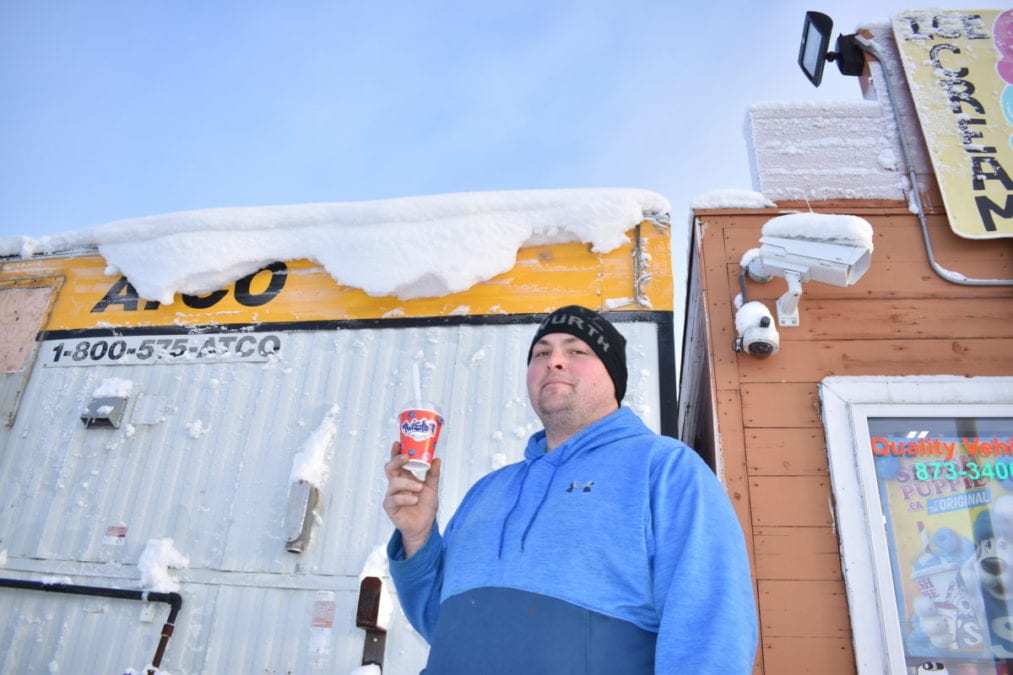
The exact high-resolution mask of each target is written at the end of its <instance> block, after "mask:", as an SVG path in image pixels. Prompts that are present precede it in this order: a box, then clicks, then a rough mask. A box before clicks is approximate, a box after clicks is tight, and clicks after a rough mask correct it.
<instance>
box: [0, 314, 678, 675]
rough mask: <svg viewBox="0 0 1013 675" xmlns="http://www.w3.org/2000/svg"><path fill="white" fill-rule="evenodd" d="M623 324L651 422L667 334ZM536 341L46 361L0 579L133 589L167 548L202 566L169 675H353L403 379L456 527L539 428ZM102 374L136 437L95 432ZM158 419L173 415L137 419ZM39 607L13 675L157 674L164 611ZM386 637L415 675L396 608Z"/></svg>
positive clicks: (9, 468)
mask: <svg viewBox="0 0 1013 675" xmlns="http://www.w3.org/2000/svg"><path fill="white" fill-rule="evenodd" d="M621 327H622V329H623V332H624V333H625V334H626V335H627V337H628V339H629V343H630V344H629V349H628V352H629V361H630V364H629V365H630V391H629V393H628V395H627V401H626V402H627V405H631V406H632V407H633V408H634V409H635V410H636V411H637V412H638V413H640V414H641V415H642V416H644V418H645V420H646V421H647V422H648V423H649V424H650V425H651V426H652V427H653V428H655V429H658V428H659V426H660V424H659V420H658V419H657V415H658V410H659V395H658V389H659V384H658V369H657V363H658V353H657V337H656V332H657V329H656V326H655V325H653V324H630V323H627V324H622V326H621ZM533 331H534V328H533V326H531V325H509V326H474V325H463V326H439V327H436V326H420V327H412V328H381V329H339V330H328V331H316V332H293V333H288V334H286V335H285V336H284V337H285V343H284V347H283V352H282V356H281V358H280V359H278V360H276V361H273V362H267V363H237V362H230V363H221V362H219V363H212V362H196V361H193V362H187V363H173V364H152V365H98V366H88V367H42V366H39V365H37V366H36V368H35V370H34V372H33V374H32V377H31V380H30V382H29V385H28V387H27V389H26V390H25V393H24V397H23V399H22V401H21V405H20V409H19V412H18V415H17V419H16V421H15V424H14V426H13V428H11V429H9V430H3V431H0V441H2V442H0V551H4V550H5V551H6V555H7V563H6V569H5V570H3V571H2V573H3V575H5V576H13V577H22V578H35V579H38V578H41V577H43V576H59V577H70V578H71V580H72V581H73V582H74V583H82V584H88V585H98V586H112V587H120V588H136V587H137V583H138V579H139V573H138V570H137V568H136V564H137V560H138V558H139V556H140V553H141V552H142V551H143V549H144V547H145V544H146V542H147V541H148V539H151V538H162V537H170V538H172V539H173V540H174V541H175V544H176V548H177V549H179V550H180V551H181V552H182V553H184V554H185V555H187V556H188V557H189V559H190V567H189V569H185V570H178V571H173V576H174V577H175V578H177V579H178V580H180V582H181V584H182V589H181V593H182V595H183V597H184V606H183V611H182V613H181V615H180V619H179V622H178V626H177V629H176V633H175V636H174V637H173V638H172V640H171V641H170V644H169V649H168V652H167V654H166V658H165V660H164V662H163V666H164V667H165V668H166V669H167V670H169V671H171V672H173V673H198V672H203V673H226V672H228V673H239V672H242V673H253V672H271V673H273V672H279V673H281V672H314V671H316V670H320V671H321V672H323V671H327V672H342V671H343V670H351V669H352V668H354V667H355V666H357V665H358V664H359V661H360V658H361V653H362V639H363V637H364V632H363V631H362V630H360V629H357V628H355V626H354V618H355V607H356V601H357V595H358V577H359V574H360V572H361V571H362V568H363V565H364V563H365V561H366V559H367V557H368V555H369V554H370V553H371V552H372V551H373V550H374V549H375V548H376V547H378V546H382V545H383V544H384V543H385V542H386V540H387V538H388V536H389V534H390V531H391V525H390V523H389V521H388V520H387V518H386V516H385V515H384V513H383V511H382V509H381V501H382V498H383V493H384V490H385V486H386V480H385V477H384V475H383V468H382V467H383V464H384V462H385V461H386V458H387V456H388V453H389V449H390V444H391V441H392V440H394V439H395V438H396V431H395V430H396V424H395V414H396V412H397V409H398V408H399V406H400V405H401V404H402V403H404V402H406V401H408V400H410V399H411V398H412V393H411V391H412V388H411V377H412V376H411V372H412V365H413V364H418V366H419V368H420V371H421V373H422V379H423V387H424V391H425V395H426V397H427V398H431V399H433V400H434V401H437V402H439V403H441V404H442V406H443V411H444V413H445V416H446V418H447V426H446V427H445V429H444V435H443V437H442V439H441V449H440V455H441V456H442V457H443V458H444V461H445V469H444V472H443V483H442V499H443V508H442V509H441V516H440V519H441V522H442V523H443V524H445V522H446V520H447V519H448V518H449V517H450V515H451V514H452V513H453V510H454V507H455V506H456V505H457V503H458V502H459V501H460V499H461V498H462V497H463V495H464V492H465V491H466V490H467V489H468V487H470V485H471V484H472V483H474V482H475V480H477V479H478V478H479V477H481V476H482V475H484V474H485V473H487V472H488V471H490V470H491V469H492V468H494V465H495V464H496V463H497V462H502V461H510V462H512V461H516V460H518V459H519V458H520V456H521V452H522V449H523V445H524V442H525V440H526V438H527V436H528V435H529V434H530V433H532V432H533V431H535V430H536V429H537V428H538V427H539V425H538V422H537V418H536V417H535V416H534V415H533V413H532V412H531V410H530V407H529V406H528V402H527V393H526V389H525V382H524V379H525V374H524V370H525V369H524V359H525V357H526V354H527V348H528V344H529V341H530V338H531V335H532V334H533ZM41 349H42V352H40V353H45V351H46V349H47V345H45V344H43V345H42V347H41ZM670 358H672V355H667V356H666V359H670ZM109 377H117V378H122V379H127V380H131V381H132V382H133V383H134V386H135V393H134V394H133V395H132V397H131V401H130V403H129V404H128V408H127V413H126V417H125V418H124V421H125V423H124V425H123V426H121V428H119V429H95V428H93V429H85V427H84V425H83V424H82V422H81V420H80V415H81V412H82V411H83V410H84V408H85V406H86V404H87V402H88V401H89V400H90V397H91V394H92V392H93V391H94V390H95V388H96V387H97V386H98V385H99V384H100V383H101V382H102V381H103V380H104V379H105V378H109ZM334 405H337V406H338V407H339V408H340V413H339V414H338V416H337V418H336V419H337V422H338V435H337V439H336V442H335V447H334V449H333V455H332V457H331V460H330V467H331V468H330V476H329V479H328V481H327V483H326V484H325V485H324V487H323V490H322V496H321V504H320V507H319V509H318V512H319V522H318V523H317V525H316V527H315V528H314V532H313V538H312V542H311V544H310V545H309V547H308V549H307V550H306V551H305V552H304V553H303V554H301V555H298V554H292V553H288V552H286V550H285V541H284V537H283V533H282V523H283V519H284V515H285V509H286V504H287V496H288V488H289V475H290V472H291V468H292V460H293V457H294V455H295V454H296V453H297V452H299V451H300V450H301V449H302V447H303V444H304V443H305V442H306V439H307V438H309V437H310V435H311V434H312V433H313V431H314V430H315V429H316V428H317V426H318V425H319V424H320V422H321V420H323V419H324V417H325V415H326V414H327V412H328V410H329V409H330V408H331V407H332V406H334ZM159 406H161V407H162V408H164V416H163V419H162V420H161V421H158V422H157V423H154V424H148V423H141V422H142V421H145V420H144V418H145V417H150V409H151V408H152V407H153V408H158V407H159ZM146 421H151V420H150V419H148V420H146ZM109 526H126V528H127V534H126V537H125V538H124V539H122V540H120V545H115V544H113V543H111V542H113V541H117V540H115V539H110V538H109V537H107V528H108V527H109ZM385 585H387V586H388V587H389V581H388V580H385ZM321 590H323V591H327V590H329V591H333V592H334V593H335V599H336V602H337V610H336V615H335V621H334V627H333V629H332V630H331V631H329V632H328V633H326V634H325V635H321V634H320V631H319V630H317V631H316V633H315V632H314V630H313V629H311V623H310V621H311V616H312V609H313V599H314V594H315V593H316V592H317V591H321ZM33 595H34V594H33V593H32V592H29V591H14V590H9V589H0V597H2V598H3V600H4V601H3V602H0V624H2V626H3V627H2V628H0V648H2V651H3V654H4V656H3V657H2V658H3V659H6V661H3V662H2V663H3V665H4V666H5V667H4V668H3V670H4V672H46V670H45V669H46V668H48V664H49V663H50V662H54V663H56V664H58V665H61V666H62V671H63V672H71V671H74V670H75V668H73V667H71V664H72V663H84V664H88V666H89V670H91V669H92V668H91V666H92V665H96V666H97V665H101V666H102V667H101V668H99V670H101V671H103V672H112V670H109V668H106V666H107V665H108V666H109V667H111V668H112V669H113V670H116V669H122V668H124V667H126V666H131V667H134V668H137V669H140V668H143V667H144V665H146V664H147V662H148V661H147V660H146V659H149V660H150V658H151V654H152V653H153V650H154V646H155V645H156V644H157V630H158V628H160V626H161V621H162V620H164V614H165V611H164V610H162V609H159V610H157V611H156V614H157V615H158V618H157V619H155V621H154V624H153V626H152V625H149V624H139V619H138V616H139V612H140V610H139V608H138V605H139V603H129V602H124V601H101V600H96V601H95V602H96V603H103V604H107V605H109V606H110V607H111V606H112V605H113V604H115V605H117V608H116V609H115V610H113V609H108V610H103V612H101V614H102V615H103V617H104V618H103V620H102V621H101V622H95V621H92V618H93V617H92V616H91V615H92V614H94V613H95V612H89V611H88V610H87V609H83V608H84V607H85V606H86V605H87V603H88V602H90V600H89V599H82V598H78V597H74V598H72V599H67V598H61V597H60V596H49V594H46V595H47V597H45V598H36V597H30V596H33ZM120 605H125V608H120V607H119V606H120ZM96 606H97V605H96ZM43 607H44V608H43ZM79 621H92V623H94V624H96V627H84V626H79V625H77V624H76V623H75V622H79ZM391 628H392V630H391V633H390V635H389V637H388V643H387V672H391V673H410V672H417V671H418V670H419V669H420V668H421V666H422V664H423V663H424V658H425V651H426V648H425V644H424V642H422V641H421V639H420V638H418V636H416V635H415V634H414V632H413V631H412V630H411V628H410V627H409V626H408V625H407V622H406V621H405V620H404V618H403V616H401V614H400V612H399V611H395V618H394V625H393V626H392V627H391ZM152 631H154V632H155V633H154V634H155V638H154V639H152V638H151V635H150V634H151V632H152ZM314 635H316V636H315V637H314ZM321 644H323V645H326V650H325V651H326V653H323V652H320V651H319V648H320V645H321ZM111 645H112V646H111ZM314 650H316V651H314ZM60 662H63V663H62V664H61V663H60ZM95 672H98V670H96V671H95Z"/></svg>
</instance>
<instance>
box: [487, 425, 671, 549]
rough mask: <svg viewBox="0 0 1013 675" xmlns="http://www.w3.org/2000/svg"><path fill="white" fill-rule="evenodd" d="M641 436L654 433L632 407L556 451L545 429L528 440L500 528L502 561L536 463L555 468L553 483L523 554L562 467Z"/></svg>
mask: <svg viewBox="0 0 1013 675" xmlns="http://www.w3.org/2000/svg"><path fill="white" fill-rule="evenodd" d="M640 435H653V434H652V433H651V431H650V429H648V428H647V426H646V425H645V424H644V423H643V421H641V419H640V418H639V417H637V416H636V415H634V414H633V411H631V410H630V409H629V408H622V407H621V408H619V409H618V410H616V411H615V412H613V413H610V414H608V415H606V416H605V417H603V418H602V419H600V420H598V421H597V422H595V423H593V424H591V425H590V426H588V427H585V428H584V429H582V430H580V431H578V432H577V433H575V434H574V435H573V436H571V437H570V438H568V439H566V440H565V441H563V442H562V443H560V444H559V445H558V446H557V447H556V448H555V449H554V450H553V451H552V452H546V451H545V448H546V441H545V430H544V429H543V430H541V431H539V432H537V433H535V434H533V435H532V436H531V438H529V439H528V445H527V447H525V448H524V462H523V466H522V467H521V485H520V489H518V490H517V494H516V497H515V498H514V502H513V505H512V506H511V507H510V510H509V511H507V514H506V517H505V518H503V525H502V527H501V529H500V538H499V557H500V559H502V558H503V546H504V543H505V541H506V533H507V526H508V525H509V523H510V518H511V517H512V516H513V515H514V512H515V511H517V508H518V506H519V505H520V503H521V501H522V500H523V499H524V492H525V488H527V487H528V485H527V483H528V476H529V475H530V473H531V467H532V466H533V465H534V464H535V463H536V462H540V463H545V464H547V465H549V466H551V467H552V470H551V471H552V473H551V477H550V478H549V480H548V481H546V482H545V483H544V486H543V488H542V494H541V495H540V497H539V498H538V505H537V506H536V507H535V510H534V511H533V512H532V513H531V517H530V518H529V519H528V523H527V525H526V526H525V527H524V531H523V532H522V533H521V550H522V551H523V550H524V544H525V543H526V541H527V538H528V533H529V532H530V531H531V528H532V527H533V526H534V524H535V521H536V520H537V519H538V515H539V514H540V513H541V511H542V507H543V506H544V505H545V500H546V499H547V498H548V496H549V490H550V489H551V488H552V486H553V483H554V481H555V478H556V472H557V471H558V470H559V468H560V467H561V466H563V465H564V464H566V463H567V462H569V461H570V460H571V459H574V458H576V457H579V456H581V455H585V454H588V453H591V452H594V451H595V450H597V449H598V448H600V447H602V446H605V445H608V444H610V443H615V442H617V441H621V440H623V439H626V438H632V437H634V436H640Z"/></svg>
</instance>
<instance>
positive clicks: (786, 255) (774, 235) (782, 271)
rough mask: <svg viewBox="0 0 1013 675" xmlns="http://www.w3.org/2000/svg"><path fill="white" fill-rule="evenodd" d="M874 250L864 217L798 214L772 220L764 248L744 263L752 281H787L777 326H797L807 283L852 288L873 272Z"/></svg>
mask: <svg viewBox="0 0 1013 675" xmlns="http://www.w3.org/2000/svg"><path fill="white" fill-rule="evenodd" d="M872 249H873V247H872V226H871V225H869V223H868V222H867V221H865V220H864V219H862V218H858V217H857V216H842V215H831V214H812V213H794V214H789V215H785V216H779V217H777V218H773V219H771V220H770V221H768V222H767V224H766V225H764V226H763V231H762V234H761V236H760V248H758V249H755V248H754V249H750V250H749V251H747V252H746V254H745V255H744V256H743V257H742V260H741V262H740V265H741V266H742V267H743V268H744V270H745V271H746V273H747V274H748V275H749V278H750V279H752V280H753V281H758V282H761V283H764V282H767V281H770V280H771V279H772V278H774V277H782V278H784V280H785V282H786V283H787V284H788V290H787V291H786V292H785V293H784V295H782V296H781V297H779V298H778V299H777V323H778V325H780V326H798V301H799V298H801V297H802V284H803V283H805V282H807V281H819V282H821V283H824V284H831V285H833V286H850V285H852V284H854V283H856V282H857V281H858V280H859V279H861V278H862V276H863V275H864V274H865V273H866V272H867V271H868V269H869V266H870V264H871V263H872Z"/></svg>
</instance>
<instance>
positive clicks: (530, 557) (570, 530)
mask: <svg viewBox="0 0 1013 675" xmlns="http://www.w3.org/2000/svg"><path fill="white" fill-rule="evenodd" d="M625 348H626V341H625V339H624V338H623V337H622V335H621V334H620V333H619V332H618V331H617V330H616V328H615V327H614V326H613V325H612V324H611V323H609V322H608V321H607V320H605V319H604V318H603V317H602V316H600V315H599V314H597V313H595V312H593V311H591V310H589V309H586V308H584V307H578V306H569V307H563V308H562V309H559V310H557V311H556V312H553V313H552V314H551V315H549V317H548V318H547V319H546V320H545V321H544V322H543V323H542V324H541V326H539V328H538V330H537V332H536V334H535V337H534V339H533V341H532V344H531V349H530V351H529V354H528V374H527V386H528V396H529V398H530V400H531V405H532V407H533V408H534V410H535V413H536V414H537V415H538V417H539V419H540V420H541V421H542V424H543V425H544V427H545V428H544V430H542V431H539V432H538V433H536V434H534V435H533V436H532V437H531V438H530V439H529V441H528V444H527V448H526V449H525V452H524V461H523V462H519V463H517V464H512V465H509V466H506V467H503V468H502V469H500V470H498V471H495V472H493V473H491V474H489V475H487V476H485V477H484V478H482V479H481V480H479V481H478V482H477V483H476V484H475V485H474V486H473V487H472V488H471V490H470V491H469V492H468V494H467V495H466V496H465V498H464V500H463V501H462V503H461V505H460V507H459V508H458V510H457V512H456V513H455V514H454V517H453V518H452V519H451V521H450V523H449V524H448V526H447V531H446V532H444V533H442V534H441V533H440V532H439V528H437V527H436V526H435V522H436V512H437V505H438V499H437V488H438V485H439V478H440V460H439V459H437V460H435V461H434V462H433V465H432V467H431V469H430V471H429V473H428V474H427V475H426V478H425V481H419V480H417V479H416V478H415V477H414V476H412V475H411V474H410V473H409V472H408V471H406V470H404V468H403V467H404V464H405V461H406V458H405V457H402V456H400V455H399V454H398V452H397V450H398V448H397V444H396V443H395V447H394V448H393V452H392V459H391V460H390V461H389V462H388V464H387V467H386V473H387V477H388V481H389V486H388V491H387V495H386V497H385V498H384V503H383V504H384V510H385V511H386V512H387V514H388V516H389V517H390V519H391V521H392V522H393V523H394V525H395V527H396V528H397V529H396V531H395V533H394V535H393V536H392V537H391V541H390V543H389V545H388V549H387V552H388V557H389V559H390V570H391V576H392V578H393V579H394V583H395V586H396V587H397V592H398V598H399V600H400V602H401V606H402V608H403V609H404V611H405V614H406V615H407V616H408V618H409V620H410V621H411V623H412V625H413V626H415V628H416V629H417V630H418V631H419V632H420V633H421V634H422V636H423V637H424V638H425V639H426V640H427V641H428V642H429V644H430V653H429V662H428V664H427V666H426V670H425V671H423V672H424V673H425V674H426V675H496V674H503V675H538V674H543V673H544V674H545V675H561V674H566V673H581V674H584V673H586V674H606V673H607V674H610V675H611V674H627V673H628V674H639V673H693V674H703V675H707V674H710V673H715V674H716V673H720V674H721V675H730V674H737V673H749V672H751V671H752V667H753V658H754V654H755V649H756V640H757V627H756V610H755V604H754V600H753V592H752V582H751V579H750V574H749V564H748V559H747V557H746V550H745V543H744V540H743V536H742V530H741V528H740V527H739V524H738V521H737V520H736V517H735V514H734V511H733V510H732V508H731V504H730V502H729V500H728V497H727V496H726V495H725V493H724V490H723V489H722V487H721V485H720V484H719V483H718V481H717V479H716V478H715V476H714V474H713V473H712V472H711V471H710V469H709V468H708V467H707V466H706V464H704V462H703V461H702V460H701V459H700V458H699V456H698V455H697V454H696V453H695V452H693V451H692V450H691V449H689V448H688V447H686V446H685V445H683V444H682V443H680V442H678V441H676V440H674V439H671V438H667V437H664V436H659V435H657V434H655V433H653V432H652V431H650V430H649V429H648V428H647V427H646V426H645V425H644V424H643V422H641V420H640V419H639V418H638V417H637V416H636V415H635V414H634V413H633V412H632V411H630V409H629V408H623V407H621V402H622V399H623V395H624V394H625V393H626V380H627V372H626V353H625Z"/></svg>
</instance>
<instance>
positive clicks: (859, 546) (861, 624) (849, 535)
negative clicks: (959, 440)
mask: <svg viewBox="0 0 1013 675" xmlns="http://www.w3.org/2000/svg"><path fill="white" fill-rule="evenodd" d="M818 392H819V401H820V410H821V416H822V420H823V428H824V433H825V436H826V446H827V459H828V461H829V468H830V481H831V486H832V490H833V517H834V527H835V529H836V530H837V533H838V537H839V539H840V548H841V568H842V571H843V573H844V582H845V588H846V591H847V598H848V611H849V614H850V619H851V631H852V640H853V643H854V649H855V663H856V666H857V668H858V672H859V673H861V674H865V673H884V672H897V673H902V672H906V669H907V664H906V662H905V654H904V643H903V636H902V634H901V622H900V617H899V615H898V611H897V606H896V602H895V601H894V597H895V595H894V583H893V574H892V568H891V565H890V551H889V544H888V540H887V534H886V528H885V516H884V515H883V506H882V503H881V500H880V495H879V489H878V484H877V480H876V472H875V466H874V462H873V453H872V452H871V451H870V448H871V438H870V434H869V424H868V420H869V418H882V417H926V418H935V417H1013V377H960V376H949V375H940V376H907V377H879V376H858V377H843V376H833V377H827V378H824V379H823V380H822V381H821V382H820V383H819V385H818Z"/></svg>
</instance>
